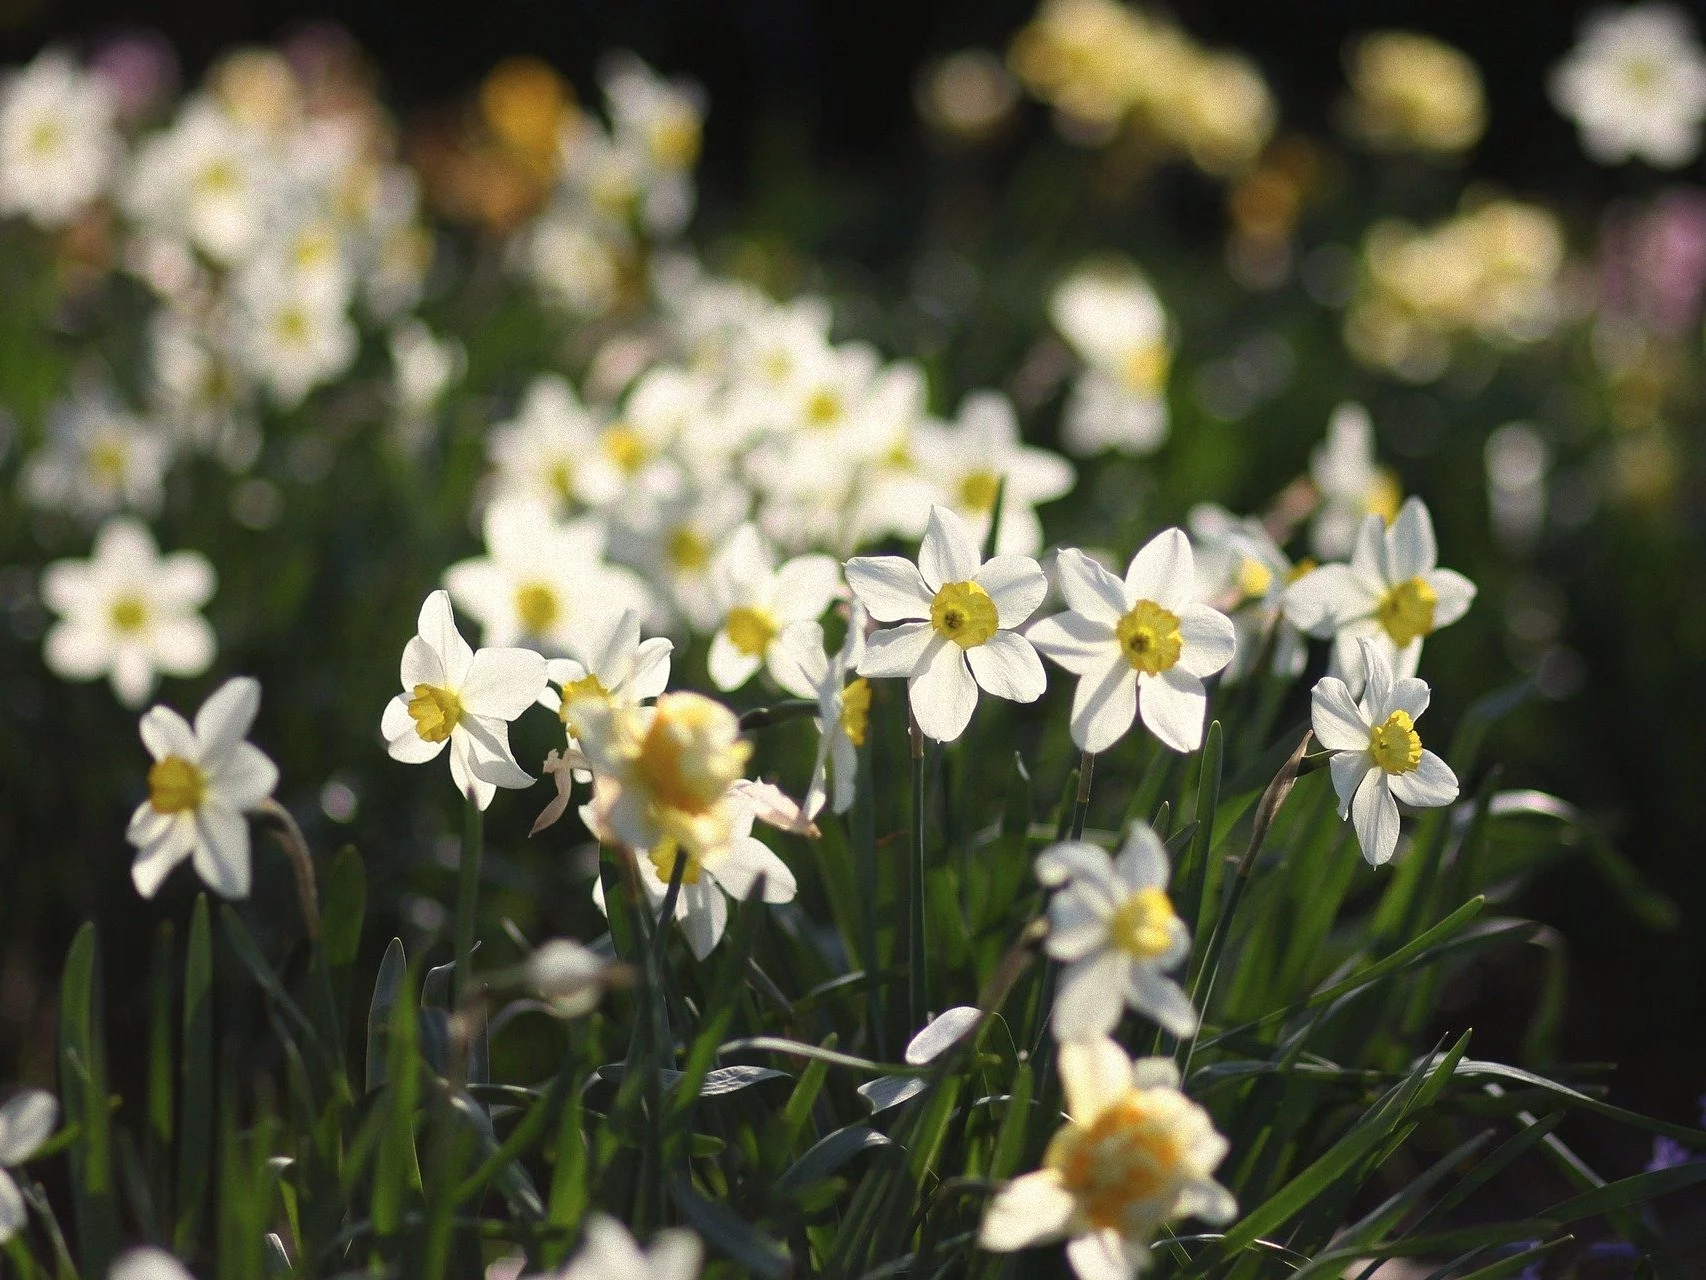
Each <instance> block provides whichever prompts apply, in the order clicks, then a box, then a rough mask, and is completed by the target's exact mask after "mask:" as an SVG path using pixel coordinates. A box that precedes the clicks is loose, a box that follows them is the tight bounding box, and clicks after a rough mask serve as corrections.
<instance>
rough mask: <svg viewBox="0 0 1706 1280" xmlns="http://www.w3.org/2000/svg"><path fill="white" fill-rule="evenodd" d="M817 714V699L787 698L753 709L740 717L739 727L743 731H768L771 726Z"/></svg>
mask: <svg viewBox="0 0 1706 1280" xmlns="http://www.w3.org/2000/svg"><path fill="white" fill-rule="evenodd" d="M817 713H818V704H817V699H815V698H788V699H786V700H784V701H782V702H777V703H773V704H771V705H770V706H768V707H754V708H753V709H752V710H751V711H748V712H747V713H746V714H745V715H743V716H741V718H740V727H741V728H742V729H743V730H744V729H768V728H769V727H770V726H771V725H776V724H782V723H783V722H784V721H788V720H798V719H800V718H801V717H802V716H815V715H816V714H817Z"/></svg>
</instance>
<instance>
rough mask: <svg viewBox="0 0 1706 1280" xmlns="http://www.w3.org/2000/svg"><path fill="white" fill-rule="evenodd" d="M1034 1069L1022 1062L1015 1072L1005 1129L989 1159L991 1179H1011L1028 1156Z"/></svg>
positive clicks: (1005, 1117)
mask: <svg viewBox="0 0 1706 1280" xmlns="http://www.w3.org/2000/svg"><path fill="white" fill-rule="evenodd" d="M1032 1080H1033V1077H1032V1074H1031V1065H1030V1063H1028V1062H1021V1063H1020V1064H1019V1066H1018V1068H1017V1069H1016V1070H1015V1071H1014V1072H1013V1085H1012V1093H1011V1094H1009V1095H1008V1098H1007V1110H1006V1113H1005V1114H1004V1115H1003V1116H1002V1117H1001V1129H1000V1131H999V1132H998V1133H997V1134H996V1136H995V1150H994V1151H993V1152H992V1153H991V1155H990V1157H989V1176H990V1177H992V1178H1010V1177H1012V1176H1013V1174H1015V1173H1016V1172H1017V1171H1018V1169H1019V1161H1020V1160H1022V1159H1023V1158H1024V1154H1025V1131H1026V1129H1027V1127H1028V1126H1029V1124H1030V1116H1031V1088H1032Z"/></svg>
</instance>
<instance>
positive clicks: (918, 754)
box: [906, 710, 930, 1031]
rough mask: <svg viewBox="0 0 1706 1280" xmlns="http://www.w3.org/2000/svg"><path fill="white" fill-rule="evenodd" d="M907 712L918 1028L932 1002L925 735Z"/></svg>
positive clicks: (910, 955)
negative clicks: (926, 920)
mask: <svg viewBox="0 0 1706 1280" xmlns="http://www.w3.org/2000/svg"><path fill="white" fill-rule="evenodd" d="M907 714H908V720H909V729H910V732H911V737H912V826H911V835H912V895H911V900H910V901H909V902H908V904H907V905H908V919H907V932H906V972H907V978H908V980H909V982H908V994H909V996H910V1002H909V1008H908V1013H909V1014H910V1015H911V1018H912V1021H911V1023H910V1024H909V1027H908V1029H909V1030H911V1031H916V1030H917V1029H918V1028H919V1027H922V1026H923V1025H924V1018H925V1015H926V1014H927V1013H928V1012H929V1009H928V1005H929V1002H930V969H929V956H928V953H927V951H926V949H925V943H924V734H923V732H922V731H921V730H920V729H919V727H918V721H917V719H916V718H913V717H912V715H911V712H910V710H909V711H908V713H907Z"/></svg>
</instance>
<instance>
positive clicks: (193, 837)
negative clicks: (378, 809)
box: [125, 676, 278, 898]
mask: <svg viewBox="0 0 1706 1280" xmlns="http://www.w3.org/2000/svg"><path fill="white" fill-rule="evenodd" d="M260 705H261V686H260V683H259V682H258V681H256V680H253V679H250V678H249V677H247V676H236V677H234V678H232V679H230V680H227V681H226V682H225V683H224V684H222V685H220V686H219V688H217V689H215V690H214V691H213V692H212V693H211V694H209V695H208V698H207V701H206V702H204V703H202V704H201V710H199V711H197V712H196V715H195V727H194V728H191V727H190V726H189V724H187V723H186V722H185V720H184V718H183V717H182V716H180V715H179V714H178V713H177V712H176V711H173V710H172V709H171V708H170V707H152V708H150V709H149V710H148V712H147V714H145V715H144V716H143V717H142V743H143V745H144V746H145V747H147V748H148V754H149V755H151V756H153V757H154V763H153V765H152V766H150V768H149V770H148V799H146V800H144V801H143V802H142V803H141V804H139V805H138V806H137V807H136V812H135V813H133V814H132V815H131V817H130V826H129V828H128V829H127V830H126V831H125V839H127V840H129V841H130V843H131V844H133V845H135V846H136V861H135V862H134V863H133V864H132V865H131V868H130V878H131V881H132V882H133V883H134V884H135V885H136V891H137V892H138V893H140V894H141V895H142V896H143V897H144V898H152V897H153V896H154V895H155V894H156V893H157V892H159V889H160V885H161V884H162V883H163V882H164V881H165V879H166V877H167V876H168V875H170V874H171V873H172V869H173V868H174V867H176V866H177V865H178V864H179V863H180V862H182V861H183V860H184V859H185V858H189V859H191V861H192V864H193V865H194V867H195V871H196V874H197V875H198V876H200V877H201V878H202V880H203V881H204V882H205V883H206V884H207V886H208V888H210V889H212V890H213V891H214V892H215V893H218V894H220V895H221V896H223V897H226V898H246V897H248V896H249V880H250V875H249V824H248V822H247V821H246V819H245V816H244V815H246V814H248V813H251V812H253V811H254V810H255V809H257V808H259V807H260V805H261V803H262V802H263V801H264V800H266V799H268V798H269V797H270V796H271V795H272V793H273V788H274V787H276V786H277V785H278V767H277V766H276V765H274V764H273V762H272V761H271V760H269V759H268V758H267V757H266V755H265V753H263V752H262V751H261V749H260V748H259V747H257V746H255V745H254V744H253V743H250V742H246V741H244V739H245V738H247V737H248V733H249V728H250V726H251V725H253V724H254V722H255V712H256V711H258V710H259V709H260Z"/></svg>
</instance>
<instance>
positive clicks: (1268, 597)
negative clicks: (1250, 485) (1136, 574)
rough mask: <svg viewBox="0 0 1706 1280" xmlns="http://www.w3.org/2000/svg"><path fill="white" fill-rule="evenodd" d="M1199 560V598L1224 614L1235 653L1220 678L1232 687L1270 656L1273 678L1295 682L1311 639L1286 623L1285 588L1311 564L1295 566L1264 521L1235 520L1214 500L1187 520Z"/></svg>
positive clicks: (1254, 518)
mask: <svg viewBox="0 0 1706 1280" xmlns="http://www.w3.org/2000/svg"><path fill="white" fill-rule="evenodd" d="M1188 524H1189V528H1190V536H1191V550H1192V553H1193V555H1194V556H1195V560H1196V577H1197V588H1196V597H1197V599H1198V600H1200V601H1202V602H1203V603H1205V604H1210V605H1213V606H1214V607H1215V608H1218V609H1222V610H1225V611H1226V614H1227V616H1228V617H1229V618H1230V619H1231V621H1232V631H1233V639H1234V642H1235V646H1236V647H1235V651H1234V653H1233V655H1232V661H1231V662H1229V663H1228V664H1227V665H1226V669H1225V672H1224V674H1223V675H1222V676H1221V680H1222V682H1223V683H1226V684H1232V683H1233V682H1235V681H1238V680H1242V679H1244V677H1246V676H1248V675H1249V674H1250V673H1251V672H1252V671H1253V670H1254V668H1255V664H1256V660H1257V659H1258V658H1259V657H1260V656H1261V655H1262V654H1263V653H1264V652H1266V653H1268V654H1269V655H1270V669H1271V670H1272V671H1273V673H1274V674H1275V675H1278V676H1284V677H1287V678H1292V677H1295V676H1297V675H1298V674H1300V673H1301V672H1302V670H1303V667H1304V665H1305V663H1307V661H1308V659H1309V649H1308V642H1307V639H1306V638H1305V637H1304V635H1303V633H1302V632H1300V631H1299V630H1298V629H1297V628H1296V627H1294V626H1292V625H1291V623H1290V622H1289V621H1287V620H1286V617H1285V611H1284V610H1283V609H1282V608H1281V603H1282V601H1283V600H1284V597H1285V588H1286V587H1287V585H1289V584H1290V583H1291V582H1293V581H1295V580H1296V579H1297V578H1299V577H1301V576H1302V575H1303V574H1304V573H1306V572H1308V570H1309V569H1312V568H1314V564H1313V562H1310V561H1305V562H1304V564H1303V565H1301V566H1299V565H1294V564H1293V563H1292V562H1291V558H1290V557H1289V556H1287V555H1286V554H1285V552H1283V551H1281V550H1280V548H1279V546H1278V544H1277V543H1275V541H1274V539H1273V536H1272V535H1271V534H1270V533H1269V532H1268V530H1267V527H1266V526H1265V525H1264V524H1263V522H1262V520H1261V518H1260V517H1257V516H1243V517H1240V516H1235V515H1233V514H1232V512H1230V511H1228V510H1227V509H1226V508H1224V507H1221V506H1218V505H1216V504H1214V503H1210V502H1202V503H1198V504H1197V505H1196V506H1194V507H1192V508H1191V511H1190V516H1189V519H1188Z"/></svg>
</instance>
